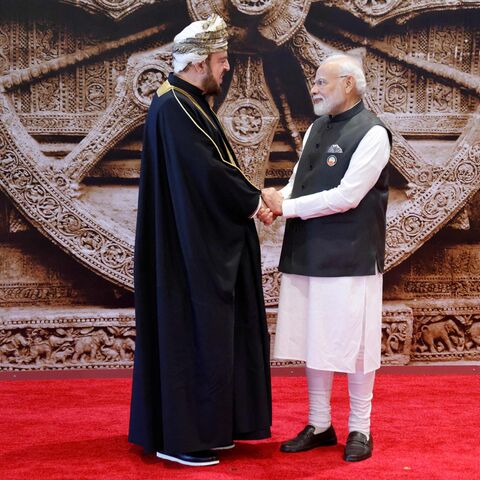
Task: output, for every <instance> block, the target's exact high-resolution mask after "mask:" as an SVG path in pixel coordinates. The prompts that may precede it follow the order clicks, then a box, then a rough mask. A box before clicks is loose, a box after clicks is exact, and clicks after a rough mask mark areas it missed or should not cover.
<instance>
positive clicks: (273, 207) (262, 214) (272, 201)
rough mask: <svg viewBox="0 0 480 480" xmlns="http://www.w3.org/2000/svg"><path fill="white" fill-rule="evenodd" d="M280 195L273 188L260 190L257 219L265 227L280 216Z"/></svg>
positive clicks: (281, 198)
mask: <svg viewBox="0 0 480 480" xmlns="http://www.w3.org/2000/svg"><path fill="white" fill-rule="evenodd" d="M282 202H283V197H282V195H281V194H280V193H279V192H277V190H275V189H274V188H264V189H263V190H262V206H261V207H260V210H259V211H258V213H257V218H258V219H259V220H260V221H261V222H263V223H264V224H265V225H271V224H272V223H273V221H274V220H275V219H276V218H277V217H278V216H280V215H282Z"/></svg>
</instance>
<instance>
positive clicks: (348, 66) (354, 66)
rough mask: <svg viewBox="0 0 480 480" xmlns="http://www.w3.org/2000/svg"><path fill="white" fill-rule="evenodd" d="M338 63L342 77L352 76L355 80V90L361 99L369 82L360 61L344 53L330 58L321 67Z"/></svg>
mask: <svg viewBox="0 0 480 480" xmlns="http://www.w3.org/2000/svg"><path fill="white" fill-rule="evenodd" d="M326 63H338V66H339V68H340V75H351V76H352V77H353V78H354V80H355V89H356V91H357V93H358V95H360V96H361V97H363V95H364V94H365V91H366V90H367V80H366V78H365V73H364V71H363V66H362V63H361V60H360V59H357V58H356V57H353V56H351V55H346V54H344V53H339V54H335V55H330V56H328V57H327V58H326V59H325V60H323V62H321V64H320V65H324V64H326Z"/></svg>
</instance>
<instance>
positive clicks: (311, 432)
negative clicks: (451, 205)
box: [263, 55, 390, 461]
mask: <svg viewBox="0 0 480 480" xmlns="http://www.w3.org/2000/svg"><path fill="white" fill-rule="evenodd" d="M364 90H365V77H364V75H363V70H362V69H361V67H360V66H359V65H358V64H357V62H356V60H354V59H352V58H350V57H347V56H343V55H342V56H333V57H330V58H327V59H326V60H325V61H324V62H323V63H322V64H321V66H320V67H319V69H318V71H317V75H316V78H315V83H314V86H313V88H312V91H311V93H312V98H313V101H314V109H315V112H316V113H317V114H318V115H330V118H331V119H332V120H333V121H334V120H335V118H336V117H335V116H336V115H337V116H338V115H344V116H346V117H348V116H349V115H350V112H354V110H358V109H359V107H360V102H361V96H362V94H363V93H364ZM362 106H363V104H362ZM362 108H363V107H362ZM359 111H360V110H359ZM352 115H353V113H352ZM337 118H339V117H337ZM380 123H381V122H380ZM312 126H313V125H311V126H310V128H309V129H308V130H307V132H306V135H305V138H304V142H303V146H304V148H305V146H306V145H307V142H308V139H309V135H310V134H311V131H312ZM327 128H328V127H327ZM332 147H333V148H332ZM317 148H318V144H317ZM341 150H342V146H340V145H336V144H335V145H332V146H330V147H329V150H328V151H327V152H332V155H330V157H328V158H327V163H328V165H329V166H330V163H332V164H333V165H331V166H332V167H333V166H334V165H335V162H336V160H337V159H336V155H335V152H338V151H341ZM389 155H390V140H389V134H388V132H387V130H386V128H384V126H382V125H380V124H377V125H374V126H372V127H371V128H369V129H368V131H367V133H366V134H365V135H364V136H363V138H361V140H360V142H359V143H358V146H357V147H356V149H355V150H354V152H353V154H352V156H351V159H350V162H349V164H348V168H347V169H346V172H345V174H344V176H343V178H341V181H340V183H339V185H338V186H336V187H335V188H330V189H327V190H323V191H318V192H316V193H313V194H308V195H304V196H298V195H297V196H296V198H291V194H292V190H293V188H294V184H295V179H296V175H297V170H298V167H299V164H300V163H301V162H302V157H303V155H302V157H301V159H300V162H299V163H298V164H297V165H296V166H295V169H294V171H293V175H292V177H291V178H290V180H289V183H288V185H287V186H285V187H284V188H283V189H282V190H280V191H279V192H276V191H275V190H274V189H265V190H264V192H263V196H264V199H265V201H266V202H267V204H268V205H269V206H270V208H271V209H272V211H274V213H276V214H277V215H280V214H281V215H283V216H284V217H285V218H287V219H291V218H300V219H302V220H305V221H306V220H309V219H314V218H318V217H325V216H330V215H337V217H338V214H342V213H344V212H348V211H349V210H352V209H355V208H356V207H357V206H358V205H359V204H360V202H361V201H362V200H363V199H364V197H365V196H366V195H367V193H369V192H370V191H371V190H372V189H373V188H374V186H375V185H376V184H377V182H378V180H379V177H380V175H381V174H382V172H384V171H385V167H386V165H387V163H388V158H389ZM337 156H338V154H337ZM332 157H333V160H332ZM311 169H312V166H310V170H311ZM327 170H328V169H327ZM302 188H303V185H302ZM385 202H386V200H385ZM337 254H338V252H337ZM333 260H334V259H333ZM382 265H383V259H382ZM371 269H372V274H368V275H355V276H331V275H328V276H325V277H323V276H311V275H305V274H300V275H299V274H292V273H283V276H282V283H281V289H280V300H279V309H278V321H277V330H276V339H275V353H274V355H275V357H276V358H280V359H295V360H302V361H305V362H306V367H307V379H308V389H309V421H308V425H307V426H306V427H305V429H304V430H303V431H302V432H300V433H299V434H298V435H297V437H295V438H294V439H292V440H289V441H287V442H284V443H283V444H282V446H281V450H282V451H284V452H299V451H304V450H309V449H311V448H315V447H319V446H327V445H334V444H335V443H336V442H337V439H336V434H335V431H334V430H333V426H332V425H331V416H330V394H331V385H332V380H333V372H345V373H347V374H348V381H349V382H348V383H349V393H350V417H349V432H350V435H349V439H348V440H347V445H346V449H345V452H344V459H345V460H347V461H359V460H364V459H365V458H368V457H369V456H370V455H371V453H372V448H373V441H372V436H371V434H370V412H371V400H372V391H373V383H374V375H375V370H376V369H378V368H379V367H380V357H381V315H382V274H381V273H379V268H378V266H377V261H376V260H372V265H371Z"/></svg>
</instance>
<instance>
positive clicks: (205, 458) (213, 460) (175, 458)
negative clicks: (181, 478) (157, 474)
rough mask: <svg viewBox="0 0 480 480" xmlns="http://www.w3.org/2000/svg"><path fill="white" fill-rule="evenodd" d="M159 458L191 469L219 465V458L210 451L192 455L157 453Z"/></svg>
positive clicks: (192, 453)
mask: <svg viewBox="0 0 480 480" xmlns="http://www.w3.org/2000/svg"><path fill="white" fill-rule="evenodd" d="M157 457H158V458H163V460H169V461H171V462H176V463H181V464H182V465H190V466H191V467H206V466H208V465H216V464H217V463H219V460H218V457H217V456H216V455H215V454H214V453H213V452H211V451H210V450H203V451H201V452H191V453H165V452H157Z"/></svg>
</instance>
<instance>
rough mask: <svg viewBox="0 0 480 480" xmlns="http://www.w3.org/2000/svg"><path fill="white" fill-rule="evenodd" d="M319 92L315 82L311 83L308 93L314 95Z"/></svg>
mask: <svg viewBox="0 0 480 480" xmlns="http://www.w3.org/2000/svg"><path fill="white" fill-rule="evenodd" d="M318 92H319V88H318V85H317V84H316V83H314V84H313V86H312V88H311V89H310V95H312V96H313V95H315V94H316V93H318Z"/></svg>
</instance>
